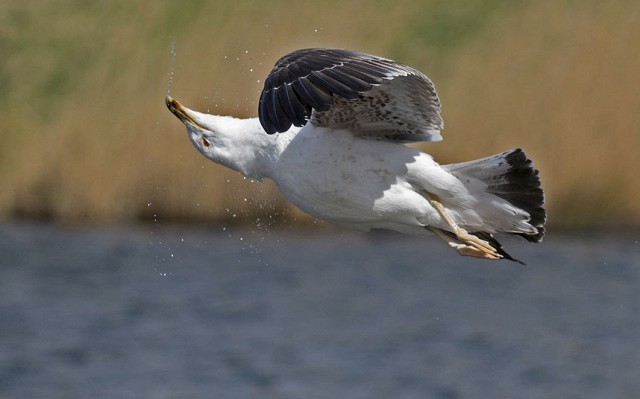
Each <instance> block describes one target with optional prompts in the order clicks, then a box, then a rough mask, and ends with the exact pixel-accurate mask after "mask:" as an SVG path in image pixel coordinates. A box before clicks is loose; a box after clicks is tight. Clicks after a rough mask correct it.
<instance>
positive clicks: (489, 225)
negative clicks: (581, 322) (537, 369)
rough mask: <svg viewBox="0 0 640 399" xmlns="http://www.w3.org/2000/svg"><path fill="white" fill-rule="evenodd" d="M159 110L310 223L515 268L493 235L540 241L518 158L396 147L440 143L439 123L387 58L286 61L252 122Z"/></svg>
mask: <svg viewBox="0 0 640 399" xmlns="http://www.w3.org/2000/svg"><path fill="white" fill-rule="evenodd" d="M165 102H166V105H167V107H168V108H169V110H170V111H171V112H172V113H173V114H174V115H175V116H177V117H178V119H180V120H181V121H182V122H183V123H184V124H185V125H186V128H187V133H188V135H189V138H190V140H191V142H192V144H193V145H194V146H195V148H196V149H197V150H198V151H199V152H200V153H202V155H204V156H205V157H207V158H209V159H210V160H212V161H213V162H216V163H218V164H221V165H224V166H226V167H228V168H231V169H233V170H236V171H238V172H240V173H242V174H243V175H245V176H246V177H249V178H252V179H255V180H258V181H262V180H263V179H265V178H268V179H271V180H272V181H273V182H275V184H276V185H277V186H278V188H279V189H280V191H281V192H282V193H283V194H284V196H285V197H286V198H287V199H288V200H289V201H290V202H292V203H293V204H294V205H296V206H297V207H298V208H300V209H301V210H303V211H305V212H306V213H308V214H310V215H312V216H314V217H316V218H318V219H322V220H325V221H328V222H331V223H334V224H337V225H341V226H346V227H349V228H354V229H357V230H361V231H369V230H372V229H386V230H394V231H398V232H401V233H405V234H410V235H418V236H421V235H427V234H429V235H433V234H435V235H436V236H437V237H440V238H441V239H443V240H444V241H445V242H446V243H447V244H448V245H449V246H450V247H451V248H453V249H454V250H455V251H457V252H458V253H459V254H461V255H464V256H472V257H477V258H482V259H490V260H497V259H507V260H511V261H515V262H519V263H522V262H521V261H519V260H517V259H515V258H514V257H512V256H511V255H509V254H508V253H507V252H506V251H505V250H504V249H503V247H502V245H501V244H500V243H499V242H498V240H497V239H496V238H495V235H496V234H506V235H516V236H520V237H523V238H524V239H526V240H527V241H529V242H533V243H538V242H541V241H542V238H543V236H544V232H545V227H544V225H545V222H546V218H547V216H546V211H545V209H544V193H543V191H542V189H541V187H540V178H539V173H538V170H537V169H536V168H535V167H534V165H533V163H532V161H531V160H529V159H528V158H527V156H526V154H525V152H524V151H523V150H522V149H514V150H510V151H506V152H503V153H500V154H497V155H493V156H490V157H487V158H482V159H477V160H473V161H468V162H462V163H453V164H447V165H440V164H438V163H437V162H436V161H435V160H434V159H433V158H432V157H431V156H430V155H428V154H427V153H425V152H422V151H421V150H419V149H417V148H413V147H409V146H406V145H405V144H406V143H415V142H434V141H440V140H442V136H441V130H442V129H443V127H444V123H443V120H442V117H441V116H440V111H441V105H440V99H439V98H438V94H437V93H436V90H435V86H434V84H433V82H432V81H431V80H430V79H429V78H428V77H427V76H426V75H424V74H423V73H422V72H420V71H418V70H416V69H414V68H412V67H409V66H406V65H403V64H400V63H398V62H395V61H393V60H390V59H386V58H382V57H377V56H374V55H370V54H365V53H362V52H357V51H351V50H343V49H324V48H310V49H301V50H297V51H294V52H292V53H289V54H287V55H285V56H284V57H282V58H280V59H279V60H278V61H277V62H276V64H275V66H274V68H273V70H272V71H271V72H270V73H269V75H268V76H267V78H266V80H265V82H264V89H263V90H262V94H261V95H260V102H259V106H258V117H257V118H255V117H254V118H247V119H239V118H234V117H231V116H220V115H210V114H206V113H201V112H198V111H195V110H192V109H189V108H187V107H185V106H183V105H182V104H181V103H180V102H178V101H177V100H175V99H173V98H171V97H170V96H167V97H166V99H165Z"/></svg>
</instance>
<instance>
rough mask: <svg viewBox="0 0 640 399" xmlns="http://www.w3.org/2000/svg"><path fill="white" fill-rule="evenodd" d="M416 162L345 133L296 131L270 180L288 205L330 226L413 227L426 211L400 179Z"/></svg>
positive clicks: (398, 150) (391, 147)
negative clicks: (296, 207) (393, 225)
mask: <svg viewBox="0 0 640 399" xmlns="http://www.w3.org/2000/svg"><path fill="white" fill-rule="evenodd" d="M421 156H426V154H423V153H421V152H420V151H418V150H416V149H413V148H409V147H405V146H403V145H398V144H392V143H387V142H376V141H369V140H362V139H358V138H354V137H353V136H352V135H351V134H349V133H348V132H343V131H332V130H328V129H318V128H314V130H313V131H311V129H308V130H307V129H301V131H300V132H299V133H298V134H297V135H296V136H295V137H293V139H292V140H291V141H290V142H289V143H288V145H287V146H286V148H285V149H284V151H282V153H281V155H280V157H279V160H278V162H277V166H276V168H275V169H274V172H273V176H272V178H273V180H274V181H275V182H276V184H278V186H279V188H280V190H281V191H282V193H283V194H284V195H285V196H286V197H287V198H288V199H289V200H290V201H291V202H292V203H293V204H295V205H296V206H298V207H299V208H300V209H302V210H303V211H305V212H307V213H309V214H311V215H313V216H316V217H318V218H321V219H324V220H327V221H330V222H334V223H339V224H347V225H349V224H352V225H360V226H367V227H377V225H381V226H382V225H384V224H385V223H404V224H415V225H418V224H419V222H418V220H417V219H419V218H424V216H425V214H426V213H428V212H430V211H432V208H431V207H430V206H429V205H428V202H427V201H426V200H425V198H424V197H423V196H421V195H420V194H419V193H417V192H416V191H415V190H414V189H413V187H412V186H411V184H410V183H409V182H407V179H406V177H407V171H408V169H409V165H411V164H412V163H415V162H416V159H417V158H419V157H421ZM427 157H428V156H427ZM429 159H430V158H429Z"/></svg>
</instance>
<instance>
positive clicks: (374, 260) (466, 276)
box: [0, 225, 640, 399]
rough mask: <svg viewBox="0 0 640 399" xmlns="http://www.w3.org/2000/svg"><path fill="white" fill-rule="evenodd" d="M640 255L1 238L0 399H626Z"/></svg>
mask: <svg viewBox="0 0 640 399" xmlns="http://www.w3.org/2000/svg"><path fill="white" fill-rule="evenodd" d="M638 239H640V237H638V236H637V235H636V236H634V235H620V236H611V235H598V236H554V235H553V233H551V234H550V235H549V238H548V240H547V241H546V242H545V244H543V245H537V246H536V245H528V244H525V243H522V244H521V243H519V242H515V241H514V242H507V243H506V246H507V247H508V249H509V250H511V252H512V253H513V255H515V256H517V257H519V258H522V259H523V260H525V261H526V262H527V263H528V264H529V266H528V267H522V266H519V265H517V264H514V263H511V262H506V261H502V262H488V261H482V260H475V259H469V258H463V257H460V256H458V255H457V254H455V253H454V252H453V251H452V250H450V249H448V248H447V247H446V245H445V244H443V243H442V242H440V241H439V240H438V239H436V238H435V237H434V238H432V239H427V240H425V239H415V238H410V237H404V236H399V235H365V236H363V235H357V234H345V233H341V232H340V231H333V230H331V231H327V229H322V228H318V229H317V230H316V229H312V230H305V231H302V232H295V233H294V232H284V233H278V232H265V231H253V232H252V231H243V230H241V229H236V228H228V229H227V230H226V231H221V230H220V229H216V230H180V229H175V228H173V229H170V228H167V229H165V228H160V227H158V226H151V227H142V228H129V229H127V228H109V229H86V228H83V229H69V228H66V229H65V228H58V227H52V226H36V225H0V254H1V256H0V398H154V399H155V398H305V399H310V398H443V399H444V398H447V399H453V398H545V399H546V398H581V399H584V398H636V397H638V395H639V392H640V244H638Z"/></svg>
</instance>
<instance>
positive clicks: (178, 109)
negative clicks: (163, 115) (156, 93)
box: [164, 96, 204, 129]
mask: <svg viewBox="0 0 640 399" xmlns="http://www.w3.org/2000/svg"><path fill="white" fill-rule="evenodd" d="M164 102H165V103H166V104H167V108H169V111H171V112H172V113H173V114H174V115H175V116H177V117H178V119H180V120H181V121H182V123H189V124H191V125H193V126H196V127H199V128H201V129H204V128H203V127H202V126H201V125H200V124H199V123H198V122H197V121H196V118H195V116H194V115H193V114H192V113H191V112H190V110H189V108H186V107H183V106H182V104H180V103H179V102H178V100H176V99H174V98H173V97H171V96H167V97H165V99H164Z"/></svg>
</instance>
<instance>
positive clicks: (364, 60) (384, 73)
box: [258, 49, 443, 142]
mask: <svg viewBox="0 0 640 399" xmlns="http://www.w3.org/2000/svg"><path fill="white" fill-rule="evenodd" d="M258 115H259V118H260V123H261V124H262V127H263V128H264V130H265V131H266V132H267V133H269V134H273V133H275V132H284V131H287V130H288V129H289V128H290V127H291V125H294V126H304V125H305V124H306V123H307V122H308V121H310V122H311V123H312V124H313V125H315V126H320V127H328V128H336V129H338V128H339V129H349V130H350V131H352V132H353V133H354V134H356V135H358V136H361V137H365V138H368V139H374V140H389V141H398V142H412V141H436V140H440V139H441V137H440V134H439V131H440V129H442V127H443V122H442V118H441V117H440V100H439V99H438V95H437V93H436V91H435V87H434V85H433V83H432V82H431V80H429V78H427V77H426V76H425V75H424V74H422V73H421V72H419V71H417V70H415V69H413V68H411V67H408V66H406V65H402V64H399V63H397V62H395V61H391V60H388V59H385V58H380V57H376V56H373V55H369V54H364V53H359V52H354V51H349V50H339V49H304V50H298V51H294V52H292V53H290V54H287V55H286V56H284V57H282V58H281V59H280V60H278V62H276V65H275V67H274V69H273V70H272V71H271V73H270V74H269V76H268V77H267V79H266V80H265V86H264V89H263V91H262V94H261V96H260V105H259V109H258Z"/></svg>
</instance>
